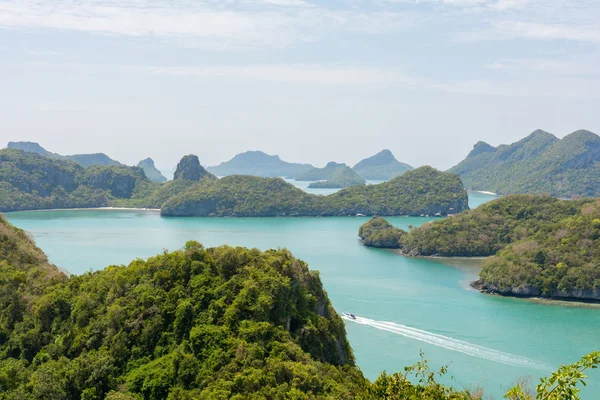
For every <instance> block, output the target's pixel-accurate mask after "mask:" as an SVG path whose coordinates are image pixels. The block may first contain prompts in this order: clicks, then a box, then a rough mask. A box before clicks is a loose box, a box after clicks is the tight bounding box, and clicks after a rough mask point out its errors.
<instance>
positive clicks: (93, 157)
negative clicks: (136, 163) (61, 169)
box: [8, 142, 122, 167]
mask: <svg viewBox="0 0 600 400" xmlns="http://www.w3.org/2000/svg"><path fill="white" fill-rule="evenodd" d="M8 148H9V149H16V150H23V151H26V152H29V153H36V154H40V155H42V156H46V157H50V158H57V159H60V160H71V161H75V162H76V163H78V164H80V165H82V166H84V167H88V166H90V165H122V164H121V163H120V162H118V161H115V160H113V159H112V158H110V157H109V156H107V155H106V154H104V153H95V154H73V155H70V156H62V155H60V154H56V153H52V152H50V151H48V150H46V149H44V148H43V147H42V146H40V145H39V144H38V143H35V142H9V143H8Z"/></svg>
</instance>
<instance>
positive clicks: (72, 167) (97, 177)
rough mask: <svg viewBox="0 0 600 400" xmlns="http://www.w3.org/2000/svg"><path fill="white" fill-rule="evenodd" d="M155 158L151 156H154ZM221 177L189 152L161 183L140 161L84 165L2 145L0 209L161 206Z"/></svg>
mask: <svg viewBox="0 0 600 400" xmlns="http://www.w3.org/2000/svg"><path fill="white" fill-rule="evenodd" d="M150 161H151V160H150ZM214 179H216V177H215V176H214V175H212V174H211V173H209V172H207V171H206V170H205V169H204V168H203V167H202V166H201V165H200V161H199V160H198V157H196V156H185V157H184V158H183V159H182V160H181V162H180V163H179V165H178V168H177V171H176V173H175V180H173V181H171V182H167V183H164V184H159V183H156V182H152V181H151V180H149V179H148V178H147V177H146V175H145V173H144V170H143V169H142V168H140V167H126V166H123V165H119V166H100V165H91V166H88V167H85V168H84V167H82V166H80V165H78V164H76V163H74V162H72V161H65V160H62V159H57V158H52V157H46V156H41V155H39V154H36V153H33V152H24V151H19V150H11V149H5V150H0V211H18V210H36V209H51V208H84V207H107V206H116V207H144V208H160V207H161V206H162V204H163V203H164V202H165V201H167V200H168V199H170V198H171V197H173V196H175V195H177V194H181V193H183V192H185V191H186V190H189V189H191V188H194V186H195V185H197V184H198V183H199V182H201V181H204V180H214Z"/></svg>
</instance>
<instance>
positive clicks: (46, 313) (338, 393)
mask: <svg viewBox="0 0 600 400" xmlns="http://www.w3.org/2000/svg"><path fill="white" fill-rule="evenodd" d="M0 242H1V244H2V246H1V251H0V282H2V290H0V304H2V307H0V329H1V330H0V338H1V339H2V340H0V372H1V374H0V384H1V385H2V386H1V387H2V393H1V395H2V398H4V399H7V400H13V399H14V400H17V399H19V400H21V399H57V400H68V399H107V400H138V399H148V400H162V399H240V400H241V399H245V398H256V399H265V398H273V399H292V398H293V399H306V400H309V399H325V400H334V399H356V398H361V399H364V400H380V399H383V398H386V399H398V400H399V399H422V398H424V397H423V396H422V395H423V394H424V393H427V394H430V396H429V397H428V398H429V399H436V400H476V399H481V397H480V393H479V392H480V391H477V392H472V391H470V390H469V389H458V388H454V387H451V386H446V385H445V384H442V383H439V382H438V381H437V379H438V377H439V376H441V375H443V374H444V373H445V367H444V368H443V369H442V371H441V372H440V373H439V374H438V373H436V372H434V371H433V370H432V369H431V367H430V366H429V363H428V361H427V360H425V359H423V356H421V361H420V362H419V363H418V364H415V365H413V366H407V367H405V368H404V369H403V371H402V372H400V373H392V374H388V373H386V372H383V373H382V374H381V375H380V376H379V377H378V378H377V379H376V380H375V381H374V382H370V381H368V380H367V379H366V378H365V377H364V376H363V374H362V372H361V370H360V369H359V368H358V367H357V366H356V364H355V359H354V355H353V352H352V348H351V346H350V343H349V342H348V339H347V337H346V329H345V325H344V322H343V320H342V318H341V317H340V316H339V315H338V314H337V312H336V311H335V310H334V308H333V307H332V304H331V301H330V300H329V298H328V296H327V293H326V292H325V290H324V288H323V284H322V282H321V279H320V278H319V274H318V272H316V271H311V270H310V269H309V268H308V265H307V264H306V263H304V262H303V261H301V260H299V259H297V258H295V257H294V256H293V255H292V253H291V252H290V251H288V250H286V249H279V250H267V251H260V250H257V249H247V248H242V247H230V246H221V247H212V248H206V247H204V246H202V244H200V243H198V242H194V241H190V242H188V243H186V244H185V246H184V247H183V248H182V249H181V250H177V251H173V252H167V251H165V252H163V253H161V254H159V255H157V256H154V257H150V258H148V259H137V260H135V261H132V262H131V263H130V264H129V265H127V266H125V265H113V266H108V267H107V268H105V269H104V270H101V271H95V272H87V273H85V274H83V275H80V276H75V275H69V274H68V273H66V272H64V271H63V270H61V269H59V268H57V267H56V266H54V265H52V264H51V263H50V262H49V261H48V258H47V257H46V255H45V254H44V253H43V252H42V251H41V250H40V249H39V248H37V247H36V246H35V244H34V243H33V241H32V240H31V239H30V237H29V235H28V234H26V233H25V232H24V231H22V230H20V229H17V228H15V227H13V226H12V225H11V224H10V223H8V222H7V221H6V219H5V218H4V217H3V216H0ZM346 318H352V316H348V315H347V316H346ZM354 318H356V317H354ZM584 361H586V362H587V364H585V365H590V366H592V367H595V366H597V365H598V364H600V352H595V353H591V354H590V355H588V356H586V358H584ZM581 365H583V364H581ZM570 368H571V369H573V370H576V371H578V370H579V368H582V367H580V364H579V363H578V364H575V365H572V366H570ZM423 374H425V376H427V380H422V379H421V380H420V379H419V377H420V376H423ZM582 379H583V378H582ZM582 379H577V380H574V381H573V382H571V381H570V380H567V379H565V380H560V381H559V383H558V385H560V386H558V387H556V384H555V381H556V380H551V379H543V380H542V381H541V384H540V386H539V387H540V390H541V393H548V392H551V391H556V390H561V391H563V390H564V391H568V392H570V393H573V391H574V390H575V391H576V390H577V389H576V388H575V387H574V385H575V384H576V383H578V382H580V381H582ZM509 394H510V396H509ZM509 394H507V397H506V398H508V399H520V400H525V399H527V400H533V398H531V397H528V396H526V395H525V394H523V387H521V386H516V387H515V388H513V389H511V390H510V391H509Z"/></svg>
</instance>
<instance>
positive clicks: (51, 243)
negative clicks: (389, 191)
mask: <svg viewBox="0 0 600 400" xmlns="http://www.w3.org/2000/svg"><path fill="white" fill-rule="evenodd" d="M491 198H493V197H491V196H488V195H483V194H477V193H471V195H470V201H471V206H472V207H474V206H477V205H478V204H481V203H482V202H484V201H487V200H490V199H491ZM7 216H8V219H9V220H10V221H11V222H12V223H13V224H15V225H16V226H18V227H20V228H23V229H25V230H27V231H29V232H31V233H32V234H33V236H34V237H35V240H36V242H37V244H38V245H39V246H40V247H41V248H42V249H43V250H44V251H45V252H46V253H47V254H48V256H49V258H50V260H51V261H52V262H53V263H55V264H57V265H59V266H61V267H63V268H66V269H67V270H68V271H70V272H71V273H75V274H81V273H83V272H85V271H88V270H96V269H101V268H104V267H105V266H107V265H111V264H127V263H128V262H129V261H131V260H132V259H135V258H136V257H140V258H145V257H149V256H152V255H154V254H157V253H159V252H161V251H162V250H163V249H169V250H175V249H178V248H180V247H182V246H183V244H184V243H185V242H186V241H188V240H192V239H193V240H197V241H199V242H201V243H203V244H204V245H205V246H218V245H221V244H230V245H236V246H248V247H257V248H259V249H269V248H278V247H286V248H288V249H290V250H291V251H292V252H293V253H294V255H296V256H297V257H299V258H301V259H303V260H305V261H306V262H308V263H309V265H310V267H311V268H312V269H317V270H319V271H320V272H321V278H322V280H323V283H324V285H325V288H326V290H327V292H328V293H329V297H330V298H331V300H332V302H333V305H334V307H335V308H336V310H338V312H342V311H348V312H352V313H354V314H356V315H357V316H359V317H360V318H358V322H360V323H358V322H351V321H348V322H347V323H346V329H347V332H348V338H349V340H350V343H351V344H352V347H353V348H354V352H355V355H356V359H357V362H358V365H359V366H360V368H361V369H362V370H363V372H364V373H365V375H366V376H367V377H368V378H371V379H374V378H376V377H377V375H378V374H379V373H380V372H381V371H382V370H384V369H385V370H387V371H388V372H391V371H398V370H401V368H402V367H403V366H404V365H407V364H412V363H414V362H416V361H417V360H418V358H419V350H421V349H422V350H423V351H424V352H425V356H426V357H427V358H428V359H430V360H432V363H433V365H434V366H437V367H439V366H441V365H444V364H448V363H450V371H451V375H453V376H454V384H455V385H459V386H470V387H474V386H477V385H481V386H483V387H484V388H485V390H486V392H487V393H489V394H493V395H494V396H495V398H496V399H500V398H501V394H502V393H503V389H506V388H507V387H508V385H509V384H510V383H512V382H513V381H514V380H515V379H516V378H518V377H521V376H527V375H529V376H532V377H533V382H534V383H536V382H537V379H538V377H540V376H543V375H546V374H548V373H550V372H551V371H552V370H553V368H554V367H556V366H558V365H559V364H560V363H569V362H573V361H576V360H577V359H579V357H580V356H582V355H584V354H586V353H588V352H591V351H593V350H598V349H600V308H597V307H596V308H594V307H588V308H578V307H572V306H564V305H554V304H553V305H548V304H544V303H538V302H533V301H528V300H519V299H510V298H500V297H495V296H488V295H483V294H480V293H478V292H476V291H474V290H471V289H470V288H469V286H468V283H469V282H470V281H471V280H473V279H474V278H475V277H476V274H477V268H476V267H473V266H472V262H462V261H456V260H455V261H453V264H454V267H450V266H447V265H444V264H442V263H441V262H438V261H435V260H430V259H414V258H406V257H402V256H399V255H397V254H395V253H393V252H390V251H386V250H379V249H371V248H366V247H364V246H362V245H361V244H360V242H359V240H358V238H357V230H358V227H359V226H360V225H361V224H362V223H364V222H365V221H366V219H364V218H349V217H348V218H219V219H217V218H179V219H177V218H161V217H160V215H159V214H157V213H155V212H139V211H40V212H22V213H11V214H8V215H7ZM390 221H391V222H392V223H393V224H394V225H396V226H398V227H401V228H407V227H408V225H410V224H413V225H420V224H422V223H423V222H425V221H427V219H424V218H390ZM597 371H598V370H594V371H592V372H591V373H590V377H591V384H590V386H589V387H588V389H587V390H586V391H585V392H584V399H588V398H589V399H597V398H600V372H597Z"/></svg>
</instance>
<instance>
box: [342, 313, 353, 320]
mask: <svg viewBox="0 0 600 400" xmlns="http://www.w3.org/2000/svg"><path fill="white" fill-rule="evenodd" d="M342 315H343V316H344V317H348V318H352V319H356V315H354V314H350V313H347V312H343V313H342Z"/></svg>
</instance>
